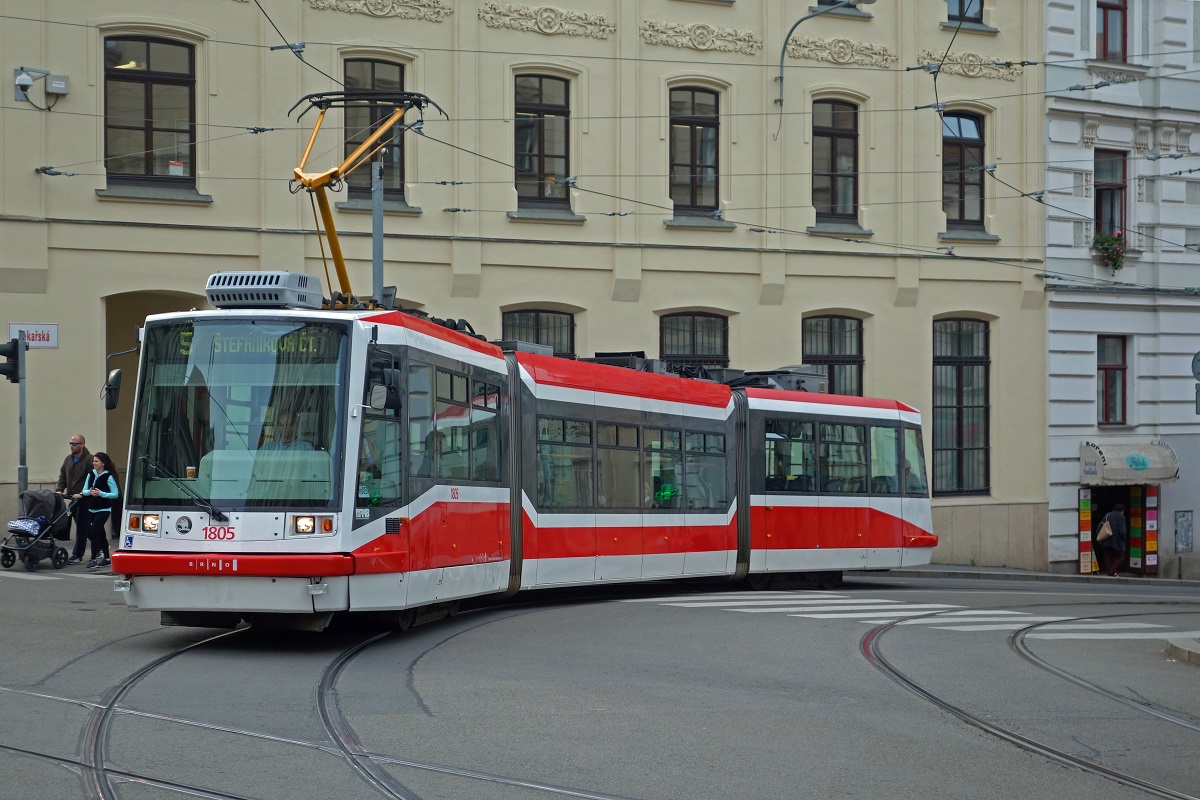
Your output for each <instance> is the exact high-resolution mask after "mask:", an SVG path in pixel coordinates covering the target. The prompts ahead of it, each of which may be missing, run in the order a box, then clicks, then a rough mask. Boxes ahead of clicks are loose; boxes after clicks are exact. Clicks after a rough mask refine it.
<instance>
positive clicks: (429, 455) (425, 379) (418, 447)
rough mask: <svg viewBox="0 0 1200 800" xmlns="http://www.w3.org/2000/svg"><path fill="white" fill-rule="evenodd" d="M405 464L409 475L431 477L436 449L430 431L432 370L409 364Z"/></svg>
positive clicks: (422, 365) (431, 418) (431, 428)
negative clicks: (406, 457)
mask: <svg viewBox="0 0 1200 800" xmlns="http://www.w3.org/2000/svg"><path fill="white" fill-rule="evenodd" d="M407 400H408V402H407V403H406V405H407V406H408V463H409V469H410V470H411V474H412V475H417V476H420V477H424V478H432V477H434V476H435V475H436V474H437V465H436V464H435V463H434V459H435V453H436V451H437V448H436V447H435V446H434V439H435V438H437V437H436V431H434V429H433V367H430V366H427V365H425V364H410V365H409V367H408V395H407Z"/></svg>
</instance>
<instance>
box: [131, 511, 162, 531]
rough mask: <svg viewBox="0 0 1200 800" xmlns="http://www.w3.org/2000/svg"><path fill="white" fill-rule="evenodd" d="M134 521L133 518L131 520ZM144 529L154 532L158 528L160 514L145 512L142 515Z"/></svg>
mask: <svg viewBox="0 0 1200 800" xmlns="http://www.w3.org/2000/svg"><path fill="white" fill-rule="evenodd" d="M130 521H131V522H132V520H130ZM142 530H144V531H149V532H151V533H154V532H156V531H157V530H158V514H145V515H143V516H142Z"/></svg>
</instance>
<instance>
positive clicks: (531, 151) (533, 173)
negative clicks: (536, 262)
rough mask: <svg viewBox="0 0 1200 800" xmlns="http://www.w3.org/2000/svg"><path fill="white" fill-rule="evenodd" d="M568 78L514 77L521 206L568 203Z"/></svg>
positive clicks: (516, 149)
mask: <svg viewBox="0 0 1200 800" xmlns="http://www.w3.org/2000/svg"><path fill="white" fill-rule="evenodd" d="M570 87H571V84H570V82H569V81H566V80H564V79H563V78H553V77H549V76H546V75H518V76H517V77H516V94H515V98H516V109H515V113H516V128H515V134H516V135H515V143H514V150H515V152H514V153H513V160H514V162H515V163H516V165H517V176H516V181H517V202H518V204H519V205H521V206H525V207H529V206H562V205H564V204H566V203H568V202H569V199H570V198H569V196H568V194H567V184H566V182H565V181H566V178H567V177H569V176H570V174H571V173H570V169H571V166H570V148H569V146H568V142H569V136H568V134H569V131H570V127H569V126H570V117H571V107H570Z"/></svg>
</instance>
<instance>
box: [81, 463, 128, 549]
mask: <svg viewBox="0 0 1200 800" xmlns="http://www.w3.org/2000/svg"><path fill="white" fill-rule="evenodd" d="M118 496H120V491H119V490H118V488H117V467H116V465H115V464H113V461H112V459H111V458H109V457H108V453H96V454H95V455H94V456H92V471H91V472H90V473H89V474H88V476H87V477H86V478H84V481H83V489H82V491H81V492H80V493H79V494H77V495H75V499H76V500H81V501H82V502H83V503H84V506H85V510H84V512H83V513H85V514H87V515H88V519H89V523H88V541H89V542H91V543H92V560H91V561H89V562H88V563H87V566H88V569H96V568H97V567H107V566H108V565H109V563H111V559H110V554H109V552H108V537H107V536H105V535H104V523H106V522H108V517H109V515H110V514H112V508H113V501H114V500H116V499H117V497H118ZM84 498H86V499H84Z"/></svg>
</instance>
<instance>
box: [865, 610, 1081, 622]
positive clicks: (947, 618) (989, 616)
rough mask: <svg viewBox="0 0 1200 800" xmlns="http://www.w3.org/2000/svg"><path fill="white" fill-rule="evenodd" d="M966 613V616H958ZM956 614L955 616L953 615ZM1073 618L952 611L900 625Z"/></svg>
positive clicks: (1013, 612) (1065, 618) (873, 620)
mask: <svg viewBox="0 0 1200 800" xmlns="http://www.w3.org/2000/svg"><path fill="white" fill-rule="evenodd" d="M1005 613H1007V614H1019V613H1020V612H1017V611H1009V612H1005ZM962 614H965V616H957V615H962ZM952 615H954V616H952ZM1067 619H1073V617H1012V616H1008V617H1001V616H999V613H996V614H993V613H990V612H986V611H969V612H965V611H952V612H949V613H946V614H938V615H937V616H933V617H926V618H924V619H910V620H905V621H904V622H901V623H899V624H900V625H947V624H949V623H955V624H958V625H968V624H970V625H979V624H983V623H985V622H997V623H999V622H1019V623H1021V624H1022V625H1024V624H1028V623H1034V622H1055V621H1056V620H1067ZM884 621H885V620H876V619H864V620H863V622H866V623H874V622H884Z"/></svg>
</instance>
